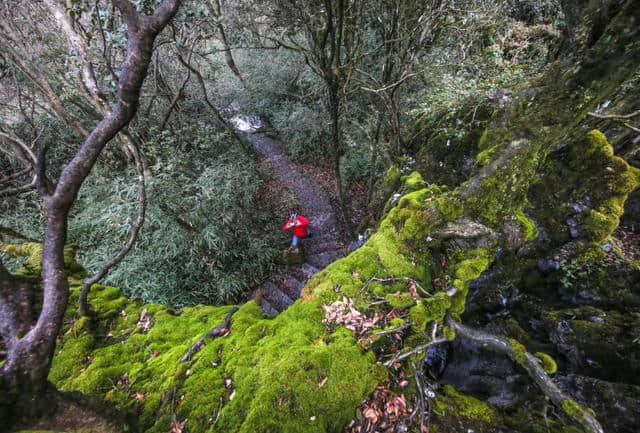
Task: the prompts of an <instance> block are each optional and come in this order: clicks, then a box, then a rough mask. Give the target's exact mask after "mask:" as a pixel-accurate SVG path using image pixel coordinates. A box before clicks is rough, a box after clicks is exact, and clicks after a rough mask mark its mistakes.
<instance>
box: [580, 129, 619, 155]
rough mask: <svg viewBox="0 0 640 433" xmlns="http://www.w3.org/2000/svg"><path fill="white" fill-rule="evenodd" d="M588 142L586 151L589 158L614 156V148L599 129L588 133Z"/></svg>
mask: <svg viewBox="0 0 640 433" xmlns="http://www.w3.org/2000/svg"><path fill="white" fill-rule="evenodd" d="M587 140H588V141H587V146H586V148H585V149H584V151H585V153H586V156H587V157H588V158H595V157H599V156H605V157H607V156H613V147H612V146H611V145H610V144H609V141H608V140H607V137H606V136H605V135H604V134H603V133H602V132H601V131H599V130H597V129H593V130H591V131H589V132H588V133H587Z"/></svg>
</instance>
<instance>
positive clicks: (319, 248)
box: [305, 238, 344, 254]
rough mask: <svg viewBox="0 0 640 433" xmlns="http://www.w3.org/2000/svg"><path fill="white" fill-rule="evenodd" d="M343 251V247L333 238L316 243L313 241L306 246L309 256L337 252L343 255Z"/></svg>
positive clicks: (319, 240)
mask: <svg viewBox="0 0 640 433" xmlns="http://www.w3.org/2000/svg"><path fill="white" fill-rule="evenodd" d="M343 249H344V247H343V245H342V244H341V243H339V242H338V241H336V240H335V239H332V238H327V239H318V240H316V241H315V242H314V240H313V239H311V240H310V241H309V242H308V244H307V245H305V251H306V252H307V254H314V253H319V252H329V251H335V252H336V253H338V254H341V253H342V250H343Z"/></svg>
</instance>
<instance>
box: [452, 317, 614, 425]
mask: <svg viewBox="0 0 640 433" xmlns="http://www.w3.org/2000/svg"><path fill="white" fill-rule="evenodd" d="M447 324H448V325H449V326H450V327H451V328H453V329H454V330H455V331H456V332H457V333H458V334H459V335H462V336H464V337H466V338H468V339H470V340H473V341H475V342H477V343H480V344H482V345H483V346H487V347H490V348H492V349H493V350H496V351H498V352H502V353H504V354H506V355H507V356H509V358H511V359H512V360H513V361H515V362H516V363H518V364H520V365H521V366H522V367H523V368H524V369H525V370H527V373H529V376H531V378H532V379H533V381H534V382H535V383H536V385H538V388H540V390H541V391H542V393H543V394H544V395H546V396H547V397H548V398H549V399H550V400H551V401H552V402H553V404H555V405H556V406H558V407H559V408H561V409H562V410H563V411H564V413H566V414H567V415H568V416H569V417H571V418H573V419H574V420H576V421H577V422H578V423H579V424H580V425H582V426H583V427H584V428H585V429H586V430H587V431H588V432H591V433H604V430H603V429H602V426H601V425H600V423H599V422H598V420H597V419H596V418H595V416H594V415H593V413H592V412H591V411H590V410H588V409H587V408H584V407H583V406H581V405H579V404H578V403H577V402H576V401H575V400H573V399H572V398H570V397H569V396H567V395H566V394H564V393H563V392H562V391H561V390H560V388H558V387H557V386H556V384H555V383H554V382H553V380H551V378H550V377H549V376H548V375H547V374H546V373H545V371H544V369H543V368H542V365H541V364H540V361H539V360H538V358H536V357H535V356H533V355H532V354H531V353H529V352H527V351H526V349H525V348H524V346H522V345H520V344H518V343H516V344H514V343H512V342H510V341H508V340H506V339H504V338H500V337H498V336H495V335H492V334H488V333H486V332H483V331H479V330H477V329H472V328H468V327H466V326H464V325H462V324H460V323H458V322H456V321H455V320H453V319H452V318H451V316H447Z"/></svg>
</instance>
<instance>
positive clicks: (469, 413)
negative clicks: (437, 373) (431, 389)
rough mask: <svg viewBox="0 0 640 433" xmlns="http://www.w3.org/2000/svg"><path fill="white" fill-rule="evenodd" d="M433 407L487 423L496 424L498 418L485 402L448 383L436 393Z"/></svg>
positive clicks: (441, 411) (439, 410)
mask: <svg viewBox="0 0 640 433" xmlns="http://www.w3.org/2000/svg"><path fill="white" fill-rule="evenodd" d="M435 409H436V411H437V412H439V413H444V414H445V415H447V414H448V413H451V414H453V415H455V416H457V417H461V418H466V419H469V420H473V421H480V422H482V423H485V424H489V425H496V424H498V422H499V419H500V418H499V416H498V414H497V413H496V411H495V410H494V409H493V408H492V407H491V406H489V405H488V404H487V403H485V402H483V401H481V400H478V399H476V398H474V397H471V396H470V395H466V394H462V393H461V392H458V391H456V390H455V389H454V388H453V387H452V386H450V385H445V387H444V388H443V392H442V393H441V394H440V395H438V398H437V400H436V403H435Z"/></svg>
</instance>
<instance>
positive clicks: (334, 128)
mask: <svg viewBox="0 0 640 433" xmlns="http://www.w3.org/2000/svg"><path fill="white" fill-rule="evenodd" d="M327 88H328V89H329V111H330V115H331V135H332V143H333V152H332V154H333V170H334V174H335V177H336V190H337V192H338V199H339V201H340V203H339V205H340V211H341V213H342V219H343V221H344V227H345V230H346V232H347V235H348V236H349V238H353V237H354V230H353V224H352V223H351V216H350V212H349V208H348V206H347V202H346V199H345V195H344V185H343V182H342V173H341V172H340V158H341V157H342V156H343V155H344V148H343V146H342V130H341V125H340V97H339V95H338V91H339V89H338V84H337V83H336V82H335V80H331V79H329V80H327Z"/></svg>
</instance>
